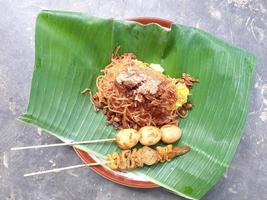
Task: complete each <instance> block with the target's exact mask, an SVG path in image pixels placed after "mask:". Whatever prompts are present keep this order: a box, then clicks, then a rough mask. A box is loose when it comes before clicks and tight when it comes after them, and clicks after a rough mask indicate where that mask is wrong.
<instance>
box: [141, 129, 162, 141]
mask: <svg viewBox="0 0 267 200" xmlns="http://www.w3.org/2000/svg"><path fill="white" fill-rule="evenodd" d="M139 133H140V140H139V142H140V143H141V144H142V145H145V146H151V145H154V144H157V143H158V142H159V141H160V139H161V131H160V129H159V128H157V127H154V126H145V127H143V128H141V129H140V130H139Z"/></svg>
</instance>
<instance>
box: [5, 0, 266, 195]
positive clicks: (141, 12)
mask: <svg viewBox="0 0 267 200" xmlns="http://www.w3.org/2000/svg"><path fill="white" fill-rule="evenodd" d="M42 9H56V10H71V11H80V12H85V13H88V14H91V15H96V16H100V17H113V18H119V19H125V18H130V17H137V16H154V17H161V18H165V19H170V20H172V21H175V22H177V23H181V24H185V25H189V26H194V27H198V28H201V29H203V30H205V31H207V32H209V33H212V34H214V35H216V36H217V37H219V38H221V39H223V40H226V41H228V42H230V43H233V44H235V45H237V46H239V47H242V48H245V49H247V50H249V51H251V52H253V53H254V54H255V55H257V57H258V65H257V70H256V74H255V83H254V87H253V92H252V97H251V107H250V113H249V116H248V120H247V124H246V129H245V133H244V136H243V138H242V140H241V143H240V145H239V147H238V150H237V152H236V155H235V157H234V160H233V162H232V164H231V167H230V168H229V170H228V172H227V173H226V174H225V175H224V176H223V177H222V178H221V180H220V181H219V182H218V183H217V184H216V185H215V187H214V188H212V189H211V190H210V191H209V192H208V193H207V194H206V195H205V197H204V199H210V200H214V199H220V200H224V199H242V200H243V199H257V200H258V199H267V152H266V149H267V60H266V56H267V1H266V0H207V1H202V0H171V1H167V0H166V1H165V0H164V1H163V0H162V1H156V0H130V1H127V0H101V1H97V0H92V1H85V0H84V1H75V0H64V1H63V0H62V1H53V0H47V1H44V0H38V1H34V0H24V1H23V0H12V1H11V0H0V199H3V200H11V199H23V200H36V199H40V200H46V199H59V200H61V199H62V200H63V199H64V200H69V199H92V200H94V199H97V200H101V199H114V200H125V199H130V200H133V199H147V200H154V199H157V200H159V199H162V200H163V199H182V198H179V197H178V196H176V195H173V194H171V193H169V192H167V191H166V190H164V189H160V188H158V189H145V190H142V189H132V188H127V187H123V186H119V185H116V184H114V183H112V182H110V181H107V180H105V179H104V178H102V177H100V176H99V175H97V174H95V173H94V172H93V171H91V170H90V169H77V170H70V171H66V172H62V173H57V174H48V175H45V176H36V177H32V178H23V176H22V175H23V174H24V173H25V172H30V171H36V170H39V169H48V168H51V167H62V166H67V165H75V164H79V163H81V161H80V159H79V158H78V157H77V156H76V155H75V153H74V152H73V150H72V149H71V148H70V147H61V148H51V149H39V150H29V151H20V152H10V150H9V149H10V148H11V147H13V146H25V145H33V144H44V143H55V142H59V141H58V140H57V139H56V138H54V137H52V136H50V135H48V134H47V133H45V132H42V131H41V130H37V129H36V128H34V127H32V126H29V125H25V124H22V123H20V122H18V121H16V120H15V119H16V117H18V116H19V115H20V114H21V113H23V112H24V111H25V110H26V107H27V103H28V98H29V91H30V85H31V77H32V71H33V63H34V24H35V19H36V16H37V14H38V13H39V12H40V10H42ZM196 164H197V163H196Z"/></svg>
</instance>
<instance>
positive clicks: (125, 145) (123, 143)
mask: <svg viewBox="0 0 267 200" xmlns="http://www.w3.org/2000/svg"><path fill="white" fill-rule="evenodd" d="M139 138H140V134H139V133H138V132H137V131H136V130H135V129H132V128H127V129H122V130H120V131H119V132H118V134H117V136H116V143H117V145H118V146H119V147H120V148H121V149H131V148H132V147H134V146H135V145H136V144H137V143H138V141H139Z"/></svg>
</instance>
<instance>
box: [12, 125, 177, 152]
mask: <svg viewBox="0 0 267 200" xmlns="http://www.w3.org/2000/svg"><path fill="white" fill-rule="evenodd" d="M181 135H182V133H181V129H180V128H178V127H177V126H175V125H164V126H162V127H161V128H160V129H159V128H157V127H154V126H145V127H143V128H141V129H140V130H139V131H136V130H135V129H132V128H127V129H122V130H120V131H119V132H118V133H117V135H116V137H114V138H105V139H96V140H87V141H78V142H65V143H57V144H45V145H35V146H25V147H13V148H11V150H13V151H14V150H24V149H37V148H47V147H59V146H73V145H82V144H94V143H100V142H110V141H115V142H116V144H117V145H118V146H119V147H120V148H121V149H131V148H132V147H134V146H135V145H137V143H138V142H140V143H141V144H142V145H145V146H152V145H155V144H157V143H158V142H159V141H160V140H162V141H163V142H164V143H166V144H171V143H174V142H176V141H177V140H179V139H180V138H181Z"/></svg>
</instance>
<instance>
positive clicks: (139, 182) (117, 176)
mask: <svg viewBox="0 0 267 200" xmlns="http://www.w3.org/2000/svg"><path fill="white" fill-rule="evenodd" d="M129 21H135V22H139V23H141V24H149V23H156V24H159V25H161V26H163V27H165V28H170V27H171V24H172V22H171V21H169V20H165V19H159V18H150V17H139V18H131V19H129ZM74 150H75V152H76V153H77V155H78V156H79V157H80V158H81V159H82V161H83V162H84V163H95V162H97V161H99V159H98V158H97V157H95V156H93V155H90V154H89V153H87V152H85V151H82V150H80V149H77V148H74ZM91 169H92V170H94V171H95V172H96V173H98V174H99V175H101V176H103V177H104V178H106V179H108V180H110V181H113V182H115V183H118V184H120V185H124V186H128V187H135V188H154V187H159V186H158V185H156V184H155V183H152V182H150V181H147V180H145V179H143V178H140V177H138V176H136V175H134V174H131V173H130V172H127V173H122V172H117V171H113V170H110V169H109V168H108V167H106V166H102V165H99V166H94V167H91Z"/></svg>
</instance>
